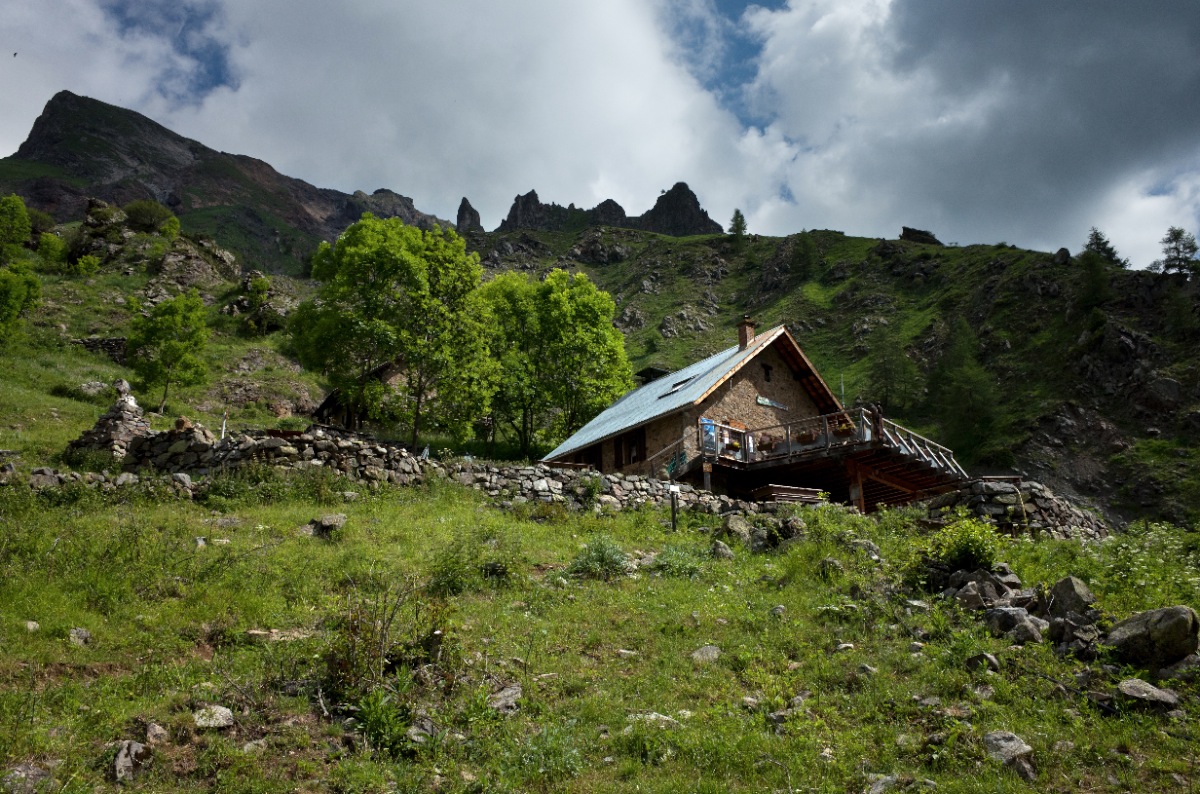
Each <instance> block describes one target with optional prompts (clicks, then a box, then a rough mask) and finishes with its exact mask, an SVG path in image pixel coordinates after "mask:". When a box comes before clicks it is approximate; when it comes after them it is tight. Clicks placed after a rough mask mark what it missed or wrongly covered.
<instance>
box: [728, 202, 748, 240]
mask: <svg viewBox="0 0 1200 794" xmlns="http://www.w3.org/2000/svg"><path fill="white" fill-rule="evenodd" d="M729 234H730V236H731V237H733V239H734V241H735V242H737V243H741V241H742V238H743V237H745V236H746V216H745V215H743V214H742V211H741V210H739V209H735V210H734V211H733V217H732V218H731V219H730V220H729Z"/></svg>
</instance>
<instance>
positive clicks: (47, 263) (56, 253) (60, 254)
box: [38, 232, 67, 270]
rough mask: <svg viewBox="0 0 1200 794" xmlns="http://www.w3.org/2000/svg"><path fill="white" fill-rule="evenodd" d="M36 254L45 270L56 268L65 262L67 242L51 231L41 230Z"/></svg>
mask: <svg viewBox="0 0 1200 794" xmlns="http://www.w3.org/2000/svg"><path fill="white" fill-rule="evenodd" d="M38 256H40V257H41V258H42V266H43V267H45V268H46V269H47V270H58V269H60V268H62V267H63V266H64V265H65V264H66V262H67V243H66V241H65V240H63V239H62V238H61V237H59V236H58V235H57V234H54V233H53V232H42V233H41V235H39V236H38Z"/></svg>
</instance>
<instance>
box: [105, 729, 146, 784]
mask: <svg viewBox="0 0 1200 794" xmlns="http://www.w3.org/2000/svg"><path fill="white" fill-rule="evenodd" d="M152 754H153V751H152V750H151V749H150V748H149V747H147V746H146V745H144V744H142V743H141V742H135V741H133V740H131V739H126V740H125V741H123V742H121V746H120V748H118V750H117V759H116V761H114V762H113V777H114V778H115V779H116V781H117V782H118V783H128V782H129V781H131V780H133V776H134V775H135V774H137V771H138V770H139V769H141V768H142V766H144V765H145V764H146V762H147V761H149V760H150V756H151V755H152Z"/></svg>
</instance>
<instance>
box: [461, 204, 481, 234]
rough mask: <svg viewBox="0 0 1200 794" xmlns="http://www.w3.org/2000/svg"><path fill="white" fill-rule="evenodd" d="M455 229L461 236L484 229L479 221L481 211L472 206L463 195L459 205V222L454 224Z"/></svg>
mask: <svg viewBox="0 0 1200 794" xmlns="http://www.w3.org/2000/svg"><path fill="white" fill-rule="evenodd" d="M454 229H455V231H457V232H458V234H459V236H460V237H465V236H467V235H468V234H470V233H471V232H481V231H483V225H482V224H481V223H480V222H479V212H478V211H477V210H476V209H475V208H474V207H472V206H471V202H469V201H467V197H466V196H463V200H462V203H461V204H459V205H458V222H457V223H455V224H454Z"/></svg>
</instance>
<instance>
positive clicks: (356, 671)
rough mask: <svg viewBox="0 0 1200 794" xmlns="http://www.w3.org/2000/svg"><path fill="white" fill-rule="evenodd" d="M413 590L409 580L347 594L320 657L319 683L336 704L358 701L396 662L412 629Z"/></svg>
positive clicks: (416, 607) (418, 606)
mask: <svg viewBox="0 0 1200 794" xmlns="http://www.w3.org/2000/svg"><path fill="white" fill-rule="evenodd" d="M416 593H417V584H416V582H415V581H414V580H412V579H405V580H402V581H401V582H400V583H399V584H396V585H394V586H389V587H385V588H384V589H383V590H382V592H380V593H377V594H376V595H375V596H373V597H371V596H367V595H364V594H363V593H361V592H360V591H358V590H354V591H352V592H351V594H350V597H349V599H348V602H347V604H346V611H345V613H344V614H343V615H342V616H341V617H340V618H339V619H338V621H337V623H336V625H335V626H334V631H333V638H332V639H331V640H330V643H329V647H328V648H327V649H326V651H325V655H324V661H325V675H324V685H325V688H326V690H327V691H328V692H329V693H330V694H331V695H332V696H333V697H334V698H335V701H336V702H338V703H358V702H360V701H361V700H362V699H363V698H364V697H365V696H367V695H368V694H369V693H371V692H372V691H373V690H375V689H376V688H378V687H380V686H382V685H383V684H384V682H385V680H386V679H387V677H388V675H389V673H390V672H391V671H393V670H394V669H395V668H396V667H397V666H398V664H399V662H400V661H401V659H402V657H403V656H404V652H405V649H406V648H407V647H409V646H410V645H411V644H413V640H414V638H415V636H416V633H417V628H416V626H417V618H418V616H419V613H420V611H421V604H420V602H419V600H418V599H417V597H416Z"/></svg>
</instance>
